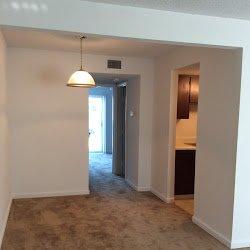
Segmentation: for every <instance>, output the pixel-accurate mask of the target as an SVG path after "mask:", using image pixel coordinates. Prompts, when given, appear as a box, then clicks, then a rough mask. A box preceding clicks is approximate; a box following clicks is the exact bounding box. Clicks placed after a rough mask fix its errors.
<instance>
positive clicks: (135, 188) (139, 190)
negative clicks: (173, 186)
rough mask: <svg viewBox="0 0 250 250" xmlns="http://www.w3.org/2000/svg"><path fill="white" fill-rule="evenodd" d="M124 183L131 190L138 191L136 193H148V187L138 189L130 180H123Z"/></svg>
mask: <svg viewBox="0 0 250 250" xmlns="http://www.w3.org/2000/svg"><path fill="white" fill-rule="evenodd" d="M125 181H126V182H127V184H128V185H129V186H130V187H131V188H133V189H134V190H136V191H138V192H149V191H150V188H148V187H138V186H137V185H135V184H134V183H133V182H132V181H131V180H129V179H125Z"/></svg>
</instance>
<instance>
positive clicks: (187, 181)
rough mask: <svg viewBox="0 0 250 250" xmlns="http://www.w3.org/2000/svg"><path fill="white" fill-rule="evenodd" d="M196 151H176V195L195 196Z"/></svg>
mask: <svg viewBox="0 0 250 250" xmlns="http://www.w3.org/2000/svg"><path fill="white" fill-rule="evenodd" d="M194 178H195V150H176V151H175V195H185V194H194Z"/></svg>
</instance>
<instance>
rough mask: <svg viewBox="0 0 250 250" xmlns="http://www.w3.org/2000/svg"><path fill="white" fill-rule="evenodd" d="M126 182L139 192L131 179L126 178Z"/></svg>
mask: <svg viewBox="0 0 250 250" xmlns="http://www.w3.org/2000/svg"><path fill="white" fill-rule="evenodd" d="M125 181H126V182H127V184H128V185H129V186H130V187H131V188H133V189H134V190H137V186H136V185H135V184H134V183H133V182H132V181H131V180H129V179H127V178H125Z"/></svg>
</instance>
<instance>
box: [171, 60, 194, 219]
mask: <svg viewBox="0 0 250 250" xmlns="http://www.w3.org/2000/svg"><path fill="white" fill-rule="evenodd" d="M177 92H178V94H177V117H176V118H177V119H176V144H175V185H174V194H175V205H176V206H178V207H179V208H181V209H182V210H184V211H185V212H187V213H188V214H190V215H193V209H194V183H195V154H196V141H197V113H198V96H199V65H198V64H195V65H191V66H188V67H186V68H183V69H182V70H180V71H178V90H177Z"/></svg>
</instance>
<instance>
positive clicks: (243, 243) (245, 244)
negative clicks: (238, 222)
mask: <svg viewBox="0 0 250 250" xmlns="http://www.w3.org/2000/svg"><path fill="white" fill-rule="evenodd" d="M249 246H250V241H241V242H240V241H238V242H237V241H236V242H231V249H237V248H245V247H249Z"/></svg>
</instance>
